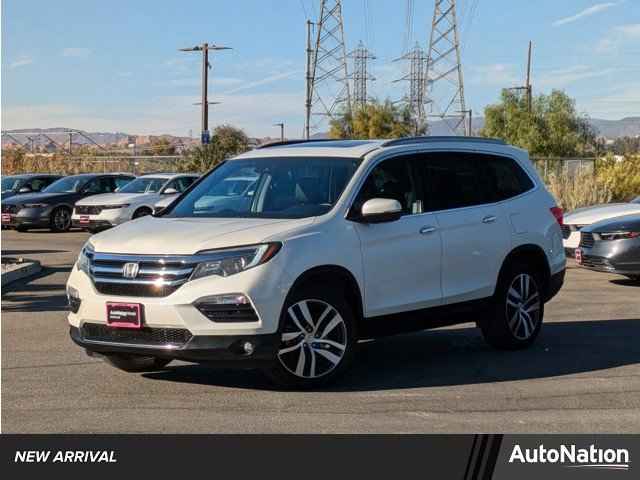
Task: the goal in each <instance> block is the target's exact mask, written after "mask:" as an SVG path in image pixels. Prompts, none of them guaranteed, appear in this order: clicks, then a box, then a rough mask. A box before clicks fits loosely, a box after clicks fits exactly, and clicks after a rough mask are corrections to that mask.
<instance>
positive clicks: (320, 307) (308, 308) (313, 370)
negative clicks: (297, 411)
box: [265, 284, 358, 390]
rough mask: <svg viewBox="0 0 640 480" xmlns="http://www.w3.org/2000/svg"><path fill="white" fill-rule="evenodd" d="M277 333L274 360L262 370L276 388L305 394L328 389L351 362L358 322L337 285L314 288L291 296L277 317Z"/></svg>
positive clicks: (353, 355) (307, 288)
mask: <svg viewBox="0 0 640 480" xmlns="http://www.w3.org/2000/svg"><path fill="white" fill-rule="evenodd" d="M305 328H307V330H306V331H305ZM280 332H281V334H282V342H281V344H280V346H279V348H278V352H277V354H276V358H275V359H274V363H273V365H272V367H271V368H269V369H267V370H265V373H266V374H267V376H268V377H269V378H270V379H271V381H272V382H273V383H274V384H275V385H277V386H278V387H282V388H287V389H299V390H307V389H313V388H318V387H321V386H323V385H327V384H328V383H330V382H332V381H334V380H335V379H336V378H338V377H339V376H340V375H342V374H343V373H344V372H345V371H346V370H347V369H348V368H349V366H350V364H351V363H352V362H353V360H354V357H355V349H356V343H357V338H358V337H357V332H356V320H355V316H354V314H353V309H352V307H350V306H349V305H348V304H347V302H346V300H345V298H344V296H343V294H342V289H341V288H339V285H338V288H336V287H331V286H328V285H326V284H318V285H317V286H315V287H314V288H309V287H306V288H305V287H303V288H301V289H300V290H299V291H296V292H294V293H293V294H290V295H289V297H288V298H287V301H286V303H285V306H284V308H283V309H282V314H281V315H280ZM329 342H330V343H329Z"/></svg>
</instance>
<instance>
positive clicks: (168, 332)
mask: <svg viewBox="0 0 640 480" xmlns="http://www.w3.org/2000/svg"><path fill="white" fill-rule="evenodd" d="M81 331H82V338H83V339H84V340H91V341H94V342H110V343H129V344H132V345H153V346H166V345H171V346H176V347H181V346H183V345H185V344H186V343H187V342H188V341H189V340H191V337H192V336H193V335H192V334H191V332H190V331H189V330H187V329H184V328H150V327H144V328H141V329H124V328H113V327H108V326H107V325H103V324H99V323H85V324H84V325H83V326H82V330H81Z"/></svg>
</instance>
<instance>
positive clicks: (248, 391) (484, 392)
mask: <svg viewBox="0 0 640 480" xmlns="http://www.w3.org/2000/svg"><path fill="white" fill-rule="evenodd" d="M87 238H88V234H85V233H80V232H72V233H65V234H53V233H49V232H32V233H17V232H14V231H4V230H3V231H2V253H3V255H10V256H23V257H26V258H33V259H37V260H40V261H41V262H42V265H43V266H44V267H45V268H44V270H43V272H42V273H40V274H39V275H38V276H37V277H35V278H33V279H31V280H29V281H20V282H18V283H15V284H12V285H10V286H8V287H7V288H4V289H3V292H2V294H3V295H2V431H3V432H5V433H16V432H24V433H48V432H51V433H54V432H59V433H70V432H74V433H76V432H78V433H80V432H82V433H93V432H113V433H119V432H123V433H143V432H158V433H161V432H167V433H168V432H171V433H222V432H235V433H280V432H282V433H289V432H291V433H307V432H311V433H321V432H340V433H350V432H371V433H382V432H388V433H390V432H424V433H430V432H438V433H440V432H548V433H551V432H616V433H623V432H630V433H631V432H633V433H637V432H639V431H640V341H639V339H640V285H638V284H633V283H632V282H631V281H628V280H626V279H624V278H623V277H618V276H614V275H608V274H600V273H593V272H589V271H586V270H582V269H578V268H576V267H575V265H574V264H573V263H572V262H570V264H569V270H568V273H567V279H566V283H565V286H564V288H563V290H562V291H561V292H560V294H559V295H558V296H557V297H556V298H555V299H554V300H553V301H552V302H551V303H549V304H547V307H546V308H547V310H546V318H545V325H544V327H543V330H542V333H541V335H540V337H539V339H538V341H537V342H536V344H535V345H534V346H533V347H532V348H530V349H528V350H526V351H518V352H499V351H495V350H492V349H491V348H490V347H488V346H487V345H486V344H485V343H484V342H483V340H482V338H481V336H480V332H479V331H478V329H476V328H474V324H473V323H469V324H465V325H461V326H456V327H452V328H446V329H439V330H431V331H426V332H421V333H414V334H408V335H400V336H396V337H391V338H386V339H382V340H378V341H375V342H368V343H363V344H361V345H360V348H359V352H358V359H357V362H356V365H355V366H354V368H353V369H352V370H351V371H350V372H349V374H348V375H347V376H346V377H344V378H343V379H341V380H340V382H339V383H337V384H335V385H333V386H331V387H329V388H328V389H326V390H323V391H318V392H302V393H301V392H281V391H275V390H272V389H271V387H270V385H269V384H268V383H267V382H266V381H265V380H264V379H263V378H262V376H261V375H260V374H259V373H257V372H251V371H225V370H211V369H208V368H205V367H201V366H197V365H190V364H185V363H179V362H176V363H173V364H171V365H170V366H169V367H168V368H167V369H166V370H164V371H159V372H154V373H146V374H127V373H124V372H120V371H118V370H115V369H114V368H111V367H109V366H107V365H106V364H104V363H102V362H101V361H100V360H96V359H93V358H90V357H87V356H86V355H85V354H84V352H83V351H82V350H81V349H80V348H78V347H77V346H75V345H74V344H73V343H72V342H71V340H70V339H69V336H68V328H67V322H66V311H65V310H66V298H65V290H64V286H65V282H66V278H67V276H68V273H69V270H70V269H71V267H72V265H73V263H74V261H75V258H76V257H77V254H78V251H79V249H80V247H81V246H82V244H83V243H84V241H85V240H86V239H87ZM469 320H470V322H473V321H474V319H473V318H469Z"/></svg>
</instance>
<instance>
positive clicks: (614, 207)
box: [564, 203, 640, 225]
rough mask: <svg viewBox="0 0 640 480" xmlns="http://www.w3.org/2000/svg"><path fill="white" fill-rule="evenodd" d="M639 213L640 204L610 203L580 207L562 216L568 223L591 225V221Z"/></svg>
mask: <svg viewBox="0 0 640 480" xmlns="http://www.w3.org/2000/svg"><path fill="white" fill-rule="evenodd" d="M633 213H640V204H637V203H611V204H608V205H596V206H594V207H587V208H580V209H578V210H575V211H573V212H571V213H570V214H568V215H565V217H564V223H565V224H569V225H591V224H592V223H596V222H599V221H601V220H607V219H609V218H614V217H620V216H622V215H630V214H633Z"/></svg>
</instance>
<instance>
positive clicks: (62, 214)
mask: <svg viewBox="0 0 640 480" xmlns="http://www.w3.org/2000/svg"><path fill="white" fill-rule="evenodd" d="M53 224H54V225H55V227H56V229H57V230H67V229H68V228H69V226H70V225H71V215H70V214H69V212H68V211H67V210H66V209H64V208H60V209H58V210H57V211H56V213H55V214H54V216H53Z"/></svg>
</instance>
